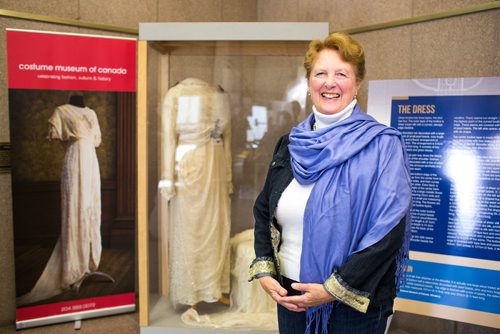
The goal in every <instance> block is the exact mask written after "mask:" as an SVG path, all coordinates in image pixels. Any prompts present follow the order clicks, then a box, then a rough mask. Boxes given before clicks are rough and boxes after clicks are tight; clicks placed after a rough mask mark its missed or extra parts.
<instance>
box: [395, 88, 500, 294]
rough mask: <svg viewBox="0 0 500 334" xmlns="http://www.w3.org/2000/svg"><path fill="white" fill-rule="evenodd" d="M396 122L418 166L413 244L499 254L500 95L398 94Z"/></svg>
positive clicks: (490, 256)
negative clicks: (401, 95) (400, 95)
mask: <svg viewBox="0 0 500 334" xmlns="http://www.w3.org/2000/svg"><path fill="white" fill-rule="evenodd" d="M391 125H392V126H393V127H396V128H397V129H399V130H400V131H401V132H402V134H403V137H404V139H405V143H406V147H407V151H408V156H409V161H410V169H411V173H412V186H413V209H412V217H413V221H412V240H411V250H412V251H419V252H427V253H434V254H444V255H453V256H461V257H468V258H476V259H483V260H493V261H499V260H500V252H499V251H500V95H483V96H478V95H469V96H416V97H407V98H397V99H396V98H394V99H393V100H392V106H391ZM497 286H498V285H497Z"/></svg>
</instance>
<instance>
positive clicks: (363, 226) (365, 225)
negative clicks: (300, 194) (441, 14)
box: [288, 105, 411, 333]
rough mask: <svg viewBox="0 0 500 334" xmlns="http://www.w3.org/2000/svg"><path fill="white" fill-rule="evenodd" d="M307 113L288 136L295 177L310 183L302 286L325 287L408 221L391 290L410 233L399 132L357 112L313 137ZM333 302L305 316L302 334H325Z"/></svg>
mask: <svg viewBox="0 0 500 334" xmlns="http://www.w3.org/2000/svg"><path fill="white" fill-rule="evenodd" d="M313 123H314V114H313V113H311V114H310V115H309V116H308V117H307V118H306V119H305V120H304V121H303V122H301V123H300V124H298V125H297V126H296V127H294V128H293V129H292V131H291V133H290V144H289V146H288V148H289V150H290V154H291V163H292V169H293V174H294V176H295V178H296V179H297V181H298V182H299V183H300V184H304V185H306V184H311V183H316V184H315V185H314V188H313V190H312V192H311V195H310V197H309V200H308V202H307V204H306V208H305V212H304V229H303V244H302V256H301V259H300V281H301V282H303V283H320V284H323V283H324V282H325V281H326V280H327V279H328V278H329V277H330V276H331V274H332V273H333V271H334V269H336V268H339V267H340V266H341V265H342V264H344V263H345V262H346V260H347V259H348V257H349V256H350V255H352V254H353V253H356V252H359V251H362V250H363V249H365V248H367V247H369V246H371V245H373V244H375V243H376V242H378V241H380V240H381V239H382V238H383V237H384V236H385V235H387V233H389V232H390V231H391V230H392V229H393V228H394V227H395V226H396V225H398V224H399V222H400V221H401V219H402V218H403V217H405V216H406V219H407V220H406V233H405V241H404V243H403V247H402V248H401V250H400V251H399V254H398V256H397V259H396V260H397V264H398V270H397V274H396V277H397V285H398V286H399V280H400V277H401V275H402V274H403V273H404V270H403V269H404V268H403V265H404V263H403V262H404V260H405V259H406V258H407V256H408V248H409V234H410V219H409V218H410V217H409V212H410V207H411V180H410V169H409V166H408V159H407V156H406V151H405V149H404V143H403V139H402V137H401V134H400V132H399V131H398V130H396V129H394V128H390V127H387V126H385V125H383V124H380V123H378V122H377V121H376V120H375V119H374V118H373V117H371V116H369V115H367V114H365V113H364V112H362V111H361V109H360V107H359V106H358V105H356V106H355V108H354V111H353V113H352V115H351V116H350V117H348V118H347V119H345V120H343V121H341V122H338V123H335V124H332V125H330V126H328V127H326V128H322V129H318V130H315V131H312V130H311V129H312V125H313ZM332 308H333V302H330V303H327V304H323V305H319V306H316V307H311V308H309V309H308V310H307V328H308V330H307V331H306V332H308V331H309V330H310V329H311V325H312V323H313V322H314V320H316V330H315V332H316V333H318V329H319V328H318V323H319V322H318V320H321V324H322V332H323V333H327V325H328V319H329V318H330V314H331V312H332Z"/></svg>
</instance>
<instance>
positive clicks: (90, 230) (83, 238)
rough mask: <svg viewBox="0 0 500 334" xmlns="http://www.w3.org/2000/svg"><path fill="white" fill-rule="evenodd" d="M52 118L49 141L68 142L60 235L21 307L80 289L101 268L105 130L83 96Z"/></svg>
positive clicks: (62, 186)
mask: <svg viewBox="0 0 500 334" xmlns="http://www.w3.org/2000/svg"><path fill="white" fill-rule="evenodd" d="M48 122H49V134H48V136H47V137H48V139H49V140H60V141H62V142H63V143H64V144H65V150H66V153H65V156H64V161H63V165H62V171H61V234H60V237H59V239H58V241H57V243H56V246H55V247H54V250H53V251H52V255H51V256H50V259H49V261H48V263H47V265H46V266H45V269H44V270H43V272H42V274H41V276H40V278H39V279H38V281H37V282H36V284H35V286H34V287H33V289H32V290H31V291H30V292H29V293H27V294H25V295H24V296H21V297H19V298H18V299H17V305H18V306H22V305H26V304H31V303H34V302H37V301H40V300H44V299H47V298H51V297H53V296H56V295H58V294H61V293H63V292H64V291H67V290H69V289H73V290H74V291H76V292H78V289H79V287H80V285H81V284H82V282H83V281H84V279H85V278H86V277H88V276H90V275H95V274H97V275H101V276H104V277H106V279H108V280H110V281H113V279H112V278H111V277H110V276H109V275H107V274H105V273H100V272H97V268H98V266H99V262H100V259H101V252H102V245H101V231H100V228H101V180H100V172H99V163H98V160H97V155H96V147H98V146H99V145H100V144H101V131H100V128H99V123H98V119H97V116H96V113H95V112H94V110H92V109H90V108H88V107H86V106H85V104H84V101H83V96H82V95H72V96H71V97H70V100H69V102H68V104H64V105H61V106H58V107H57V108H56V109H55V111H54V113H53V114H52V116H51V117H50V119H49V120H48Z"/></svg>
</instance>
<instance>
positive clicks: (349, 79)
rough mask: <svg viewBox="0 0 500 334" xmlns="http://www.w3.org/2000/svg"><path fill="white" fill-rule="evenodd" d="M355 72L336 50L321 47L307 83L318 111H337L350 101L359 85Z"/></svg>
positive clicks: (324, 112) (329, 112)
mask: <svg viewBox="0 0 500 334" xmlns="http://www.w3.org/2000/svg"><path fill="white" fill-rule="evenodd" d="M355 73H356V72H355V70H354V67H353V66H352V65H351V64H349V63H347V62H345V61H343V60H342V58H340V54H339V52H338V51H336V50H332V49H323V50H321V51H320V52H319V53H318V55H317V56H316V59H315V60H314V63H313V67H312V70H311V75H310V76H309V80H308V85H309V93H310V94H311V100H312V103H313V104H314V106H315V107H316V109H317V110H318V111H319V112H320V113H322V114H327V115H328V114H335V113H338V112H340V111H342V110H343V109H344V108H345V107H347V105H348V104H349V103H351V102H352V100H353V99H354V96H355V95H357V94H358V90H359V86H360V83H359V82H358V80H357V79H356V74H355Z"/></svg>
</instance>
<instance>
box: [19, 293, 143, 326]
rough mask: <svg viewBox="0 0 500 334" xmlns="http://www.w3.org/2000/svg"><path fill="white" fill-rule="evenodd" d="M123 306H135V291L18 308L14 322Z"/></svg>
mask: <svg viewBox="0 0 500 334" xmlns="http://www.w3.org/2000/svg"><path fill="white" fill-rule="evenodd" d="M125 306H131V307H134V306H135V293H125V294H120V295H113V296H105V297H95V298H87V299H78V300H72V301H68V302H60V303H52V304H46V305H38V306H30V307H23V308H18V309H17V310H16V322H23V321H26V320H31V321H33V320H37V319H43V318H47V317H51V316H59V315H65V314H74V313H80V312H88V311H96V310H104V309H111V308H116V307H125Z"/></svg>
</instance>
